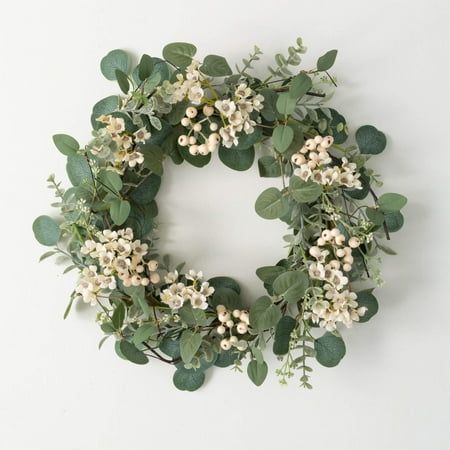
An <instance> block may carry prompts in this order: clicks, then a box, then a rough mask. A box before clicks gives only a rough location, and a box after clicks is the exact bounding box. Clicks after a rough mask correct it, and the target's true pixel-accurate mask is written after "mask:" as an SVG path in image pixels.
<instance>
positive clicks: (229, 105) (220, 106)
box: [214, 99, 236, 117]
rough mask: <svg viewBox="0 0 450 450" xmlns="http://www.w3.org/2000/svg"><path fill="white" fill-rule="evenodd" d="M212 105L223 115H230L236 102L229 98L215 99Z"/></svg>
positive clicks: (234, 109)
mask: <svg viewBox="0 0 450 450" xmlns="http://www.w3.org/2000/svg"><path fill="white" fill-rule="evenodd" d="M214 106H215V107H216V109H217V110H218V111H219V112H220V113H221V114H223V115H224V116H225V117H230V116H231V115H232V114H233V113H234V112H235V111H236V104H235V103H234V102H233V101H232V100H230V99H225V100H217V101H216V102H215V103H214Z"/></svg>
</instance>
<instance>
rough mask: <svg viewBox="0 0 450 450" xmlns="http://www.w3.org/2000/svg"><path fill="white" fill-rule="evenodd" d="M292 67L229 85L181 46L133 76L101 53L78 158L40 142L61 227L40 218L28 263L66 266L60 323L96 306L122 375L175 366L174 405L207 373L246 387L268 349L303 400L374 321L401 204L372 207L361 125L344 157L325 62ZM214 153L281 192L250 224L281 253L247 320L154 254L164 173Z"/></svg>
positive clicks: (245, 66)
mask: <svg viewBox="0 0 450 450" xmlns="http://www.w3.org/2000/svg"><path fill="white" fill-rule="evenodd" d="M304 52H305V47H304V46H303V43H302V40H301V39H300V38H299V39H297V41H296V43H295V45H294V46H291V47H289V49H288V52H287V54H286V55H283V54H277V55H276V56H275V64H274V65H272V66H270V67H269V68H268V71H269V73H268V76H267V77H266V78H265V79H260V78H258V77H256V76H255V75H253V74H252V73H253V72H252V70H253V65H254V64H255V63H256V62H257V61H258V60H259V59H260V55H261V51H260V49H259V48H258V47H255V48H254V50H253V52H252V53H250V55H249V56H248V57H247V58H244V59H243V60H242V64H240V65H236V70H235V71H234V72H233V71H232V70H231V68H230V66H229V64H228V62H227V61H226V59H225V58H223V57H221V56H218V55H208V56H206V57H205V58H204V59H203V61H202V62H200V61H198V60H196V59H195V55H196V47H195V46H194V45H192V44H188V43H182V42H175V43H171V44H168V45H166V46H165V47H164V49H163V58H156V57H151V56H149V55H145V54H144V55H143V56H142V57H141V58H140V60H139V63H138V64H137V65H136V66H135V67H132V66H131V65H130V60H131V58H130V57H129V55H127V54H126V53H125V52H124V51H123V50H113V51H111V52H109V53H108V54H107V55H106V56H105V57H104V58H103V59H102V60H101V71H102V73H103V75H104V76H105V77H106V78H107V79H108V80H116V81H117V82H118V85H119V88H120V90H121V91H122V93H123V95H120V96H118V95H113V96H109V97H107V98H104V99H102V100H100V101H99V102H98V103H96V104H95V105H94V107H93V112H92V116H91V124H92V128H93V131H92V134H93V137H92V139H91V140H90V142H89V143H88V144H87V145H86V146H84V147H80V145H79V143H78V142H77V141H76V140H75V139H74V138H73V137H71V136H69V135H66V134H57V135H55V136H54V137H53V140H54V143H55V145H56V147H57V148H58V150H59V151H60V152H61V153H62V154H63V155H65V156H66V157H67V175H68V178H69V180H70V183H71V185H72V186H71V187H69V188H68V189H67V190H65V189H63V187H62V184H61V182H58V181H56V178H55V176H54V175H51V176H50V177H49V178H48V180H47V181H48V183H49V187H50V188H51V189H52V190H54V193H55V196H56V198H57V201H56V203H54V204H53V206H55V207H56V208H58V210H59V218H58V219H57V220H55V219H53V218H51V217H49V216H47V215H44V216H40V217H38V218H37V219H36V220H35V221H34V223H33V231H34V234H35V237H36V239H37V240H38V241H39V242H40V243H41V244H43V245H46V246H50V247H53V248H52V250H50V251H48V252H46V253H45V254H44V255H42V257H41V260H42V259H45V258H47V257H49V256H52V255H64V256H65V257H66V258H67V259H68V261H70V265H69V266H68V267H67V269H66V270H65V273H66V272H68V271H70V270H77V271H79V273H80V277H79V281H78V283H77V286H76V288H75V289H74V291H73V292H72V294H71V298H70V302H69V305H68V307H67V309H66V312H65V314H64V318H65V317H67V315H68V313H69V311H70V308H71V305H72V303H73V301H75V300H80V301H84V302H86V303H90V304H91V305H95V306H96V307H98V309H99V312H98V315H97V322H98V323H99V325H100V328H101V330H102V331H103V333H104V334H105V336H104V337H103V339H102V340H101V341H100V346H101V345H102V344H103V342H104V341H105V340H106V339H107V338H108V337H110V336H114V337H115V338H116V342H115V350H116V352H117V354H118V355H119V356H120V357H121V358H123V359H125V360H128V361H131V362H132V363H135V364H145V363H147V362H149V360H150V359H157V360H160V361H163V362H166V363H169V364H172V365H174V366H175V367H176V370H175V373H174V376H173V382H174V384H175V386H176V387H177V388H179V389H181V390H187V391H194V390H196V389H198V388H199V387H200V386H201V385H202V384H203V382H204V380H205V372H206V371H207V370H208V369H209V368H211V367H212V366H218V367H228V366H232V367H233V368H235V369H237V370H239V371H242V369H241V367H242V365H243V364H244V362H245V364H246V366H247V368H246V371H247V374H248V376H249V378H250V379H251V381H252V382H253V383H254V384H256V385H258V386H259V385H260V384H262V383H263V381H264V380H265V378H266V376H267V373H268V366H267V363H266V362H265V360H264V356H263V352H262V350H263V349H264V348H265V347H266V346H267V345H268V343H269V344H270V345H271V346H272V348H273V352H274V353H275V354H276V355H277V356H278V357H279V359H280V361H281V365H280V367H279V368H278V369H277V371H276V373H277V375H278V376H279V378H280V381H281V383H286V382H287V380H288V379H289V378H291V377H292V376H293V375H294V370H298V371H299V372H300V384H301V385H302V386H303V387H306V388H311V382H310V372H311V371H312V368H311V366H310V365H309V361H310V359H312V358H315V359H316V360H317V361H318V362H319V363H320V364H322V365H323V366H326V367H332V366H335V365H337V364H338V363H339V361H340V360H341V359H342V357H343V356H344V354H345V351H346V348H345V344H344V341H343V339H342V336H341V332H340V330H341V328H342V327H350V326H352V324H353V323H354V322H360V323H361V322H366V321H367V320H369V319H370V318H371V317H372V316H373V315H374V314H375V313H376V312H377V310H378V302H377V299H376V298H375V296H374V294H373V287H374V286H377V285H380V284H381V278H380V273H379V269H378V262H379V258H378V256H377V255H378V252H379V251H380V250H381V251H382V252H385V253H388V254H393V253H394V252H393V251H392V250H391V249H390V248H389V247H387V246H386V245H385V244H384V241H383V239H387V240H389V239H390V234H391V233H393V232H396V231H398V230H399V229H400V228H401V227H402V225H403V221H404V219H403V215H402V213H401V212H400V210H401V209H402V208H403V207H404V205H405V204H406V198H405V197H404V196H402V195H400V194H395V193H385V194H383V195H381V196H379V197H378V196H377V194H376V193H375V190H374V187H377V186H378V187H379V186H381V182H380V178H379V176H378V174H376V173H375V172H374V171H373V170H372V169H370V168H368V167H367V165H366V163H367V161H368V160H369V158H370V157H371V156H372V155H377V154H379V153H381V152H382V151H383V150H384V149H385V147H386V137H385V135H384V134H383V133H382V132H381V131H379V130H377V129H376V128H375V127H374V126H371V125H364V126H362V127H360V128H358V130H357V131H356V133H355V136H354V141H355V144H352V143H348V142H347V138H348V137H349V130H348V127H347V123H346V120H345V118H344V117H343V116H342V115H341V114H340V113H339V112H338V111H337V110H336V109H334V108H331V107H328V106H325V104H326V103H327V102H328V101H329V100H330V98H331V94H332V89H333V88H334V87H335V86H336V85H337V84H336V80H335V78H334V77H333V76H331V75H330V73H329V70H330V69H331V67H332V66H333V64H334V61H335V59H336V55H337V51H336V50H331V51H329V52H327V53H325V54H324V55H323V56H321V57H320V58H318V60H317V64H316V67H314V68H312V69H310V70H300V71H299V70H297V69H296V67H297V66H298V65H300V63H301V55H302V54H303V53H304ZM213 153H218V155H219V158H220V160H221V161H222V162H223V163H224V164H225V165H226V166H228V167H230V168H231V169H234V170H247V169H248V168H250V167H251V166H252V164H253V162H254V159H255V153H258V154H259V155H261V156H259V158H258V168H259V173H260V175H261V176H262V177H272V178H276V179H278V180H280V179H281V182H280V185H279V186H278V187H271V188H268V189H266V190H265V191H264V192H262V193H261V194H260V196H259V197H258V198H257V199H256V203H255V210H256V213H257V214H258V215H259V216H261V217H262V218H264V219H269V220H273V219H280V220H282V221H283V222H285V223H286V225H287V227H288V229H289V234H288V235H287V236H285V237H284V239H285V241H286V243H287V246H288V253H287V255H286V258H285V259H283V260H281V261H279V262H277V263H276V264H272V265H268V266H265V267H260V268H258V269H257V270H256V274H257V276H258V277H259V278H260V279H261V281H262V282H263V283H264V288H265V289H266V291H267V295H265V296H263V297H260V298H258V299H257V300H256V301H255V302H253V303H252V304H251V305H250V307H249V308H246V307H245V305H244V304H243V302H242V299H241V297H240V287H239V284H238V283H237V282H236V280H234V279H232V278H230V277H225V276H219V277H213V278H210V279H207V280H206V279H205V278H204V276H203V273H202V272H196V271H194V270H183V267H184V264H179V265H178V266H173V265H172V263H171V260H170V258H169V257H168V256H162V257H160V255H158V253H157V252H156V249H155V237H156V225H157V222H156V216H157V214H158V207H157V204H156V201H155V197H156V194H157V192H158V189H159V187H160V183H161V176H162V175H163V170H164V169H163V162H164V161H165V160H167V159H170V160H171V161H172V162H173V163H174V164H181V163H182V162H184V161H186V162H188V163H190V164H192V165H194V166H196V167H202V166H204V165H205V164H207V163H208V162H209V161H210V159H211V155H212V154H213ZM369 199H371V200H369ZM367 281H369V282H371V285H370V287H369V288H367V283H366V282H367Z"/></svg>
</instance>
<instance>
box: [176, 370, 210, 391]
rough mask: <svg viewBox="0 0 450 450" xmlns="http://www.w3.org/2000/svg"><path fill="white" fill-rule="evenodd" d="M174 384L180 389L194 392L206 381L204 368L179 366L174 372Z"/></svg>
mask: <svg viewBox="0 0 450 450" xmlns="http://www.w3.org/2000/svg"><path fill="white" fill-rule="evenodd" d="M172 381H173V384H174V385H175V387H176V388H177V389H179V390H180V391H189V392H193V391H196V390H197V389H199V388H200V387H201V386H202V385H203V383H204V382H205V372H204V371H203V370H195V369H185V368H184V367H180V368H178V369H177V370H176V371H175V373H174V374H173V378H172Z"/></svg>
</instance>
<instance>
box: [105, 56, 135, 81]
mask: <svg viewBox="0 0 450 450" xmlns="http://www.w3.org/2000/svg"><path fill="white" fill-rule="evenodd" d="M128 59H129V58H128V55H127V54H126V52H124V51H123V50H120V49H117V50H111V51H110V52H109V53H108V54H107V55H106V56H104V57H103V58H102V60H101V62H100V69H101V71H102V74H103V76H104V77H105V78H106V79H108V80H116V79H117V78H116V70H120V71H121V72H123V73H125V74H126V73H128V70H129V65H128Z"/></svg>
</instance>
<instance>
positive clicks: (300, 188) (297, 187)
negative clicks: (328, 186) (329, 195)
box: [289, 175, 323, 203]
mask: <svg viewBox="0 0 450 450" xmlns="http://www.w3.org/2000/svg"><path fill="white" fill-rule="evenodd" d="M289 191H290V193H291V195H292V197H293V198H294V199H295V200H297V201H298V202H300V203H311V202H314V201H315V200H317V199H318V198H319V197H320V196H321V194H322V191H323V187H322V185H321V184H318V183H314V181H311V180H308V181H304V180H302V179H301V178H300V177H297V176H295V175H294V176H292V177H291V180H290V182H289Z"/></svg>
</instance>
